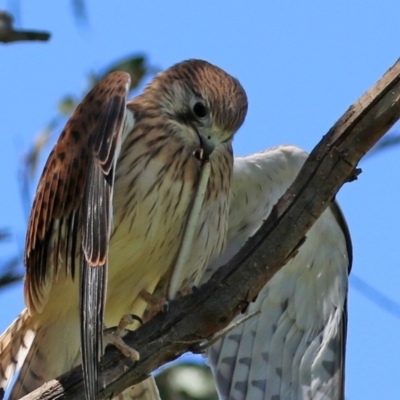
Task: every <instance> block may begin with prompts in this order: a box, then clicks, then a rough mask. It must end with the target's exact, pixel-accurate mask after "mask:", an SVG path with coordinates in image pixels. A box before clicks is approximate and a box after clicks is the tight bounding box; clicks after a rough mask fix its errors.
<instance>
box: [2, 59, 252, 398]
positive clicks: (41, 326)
mask: <svg viewBox="0 0 400 400" xmlns="http://www.w3.org/2000/svg"><path fill="white" fill-rule="evenodd" d="M129 85H130V81H129V75H128V74H126V73H124V72H114V73H112V74H110V75H108V76H107V77H106V78H105V79H104V80H102V81H101V82H100V83H99V84H98V85H96V86H95V87H94V88H93V90H92V91H91V92H89V93H88V94H87V96H86V97H85V98H84V99H83V101H82V103H81V104H80V105H79V106H78V107H77V109H76V110H75V112H74V113H73V115H72V117H71V118H70V120H69V121H68V123H67V125H66V127H65V129H64V130H63V132H62V133H61V136H60V138H59V140H58V142H57V143H56V145H55V147H54V149H53V151H52V152H51V154H50V156H49V159H48V161H47V163H46V166H45V168H44V171H43V174H42V177H41V179H40V182H39V185H38V189H37V193H36V196H35V200H34V203H33V207H32V213H31V217H30V220H29V226H28V233H27V240H26V250H25V264H26V279H25V300H26V305H27V310H25V311H24V312H23V313H22V314H21V316H20V317H19V318H18V319H17V320H16V321H15V322H14V323H13V324H12V326H11V327H10V328H9V329H8V330H7V331H6V332H5V333H4V334H3V336H2V337H1V339H0V349H1V353H0V383H1V384H0V387H1V388H4V389H5V388H6V387H7V385H8V384H9V383H10V380H11V378H12V376H13V374H14V372H15V369H16V368H17V367H18V366H19V365H20V364H21V363H23V364H22V368H21V371H20V373H19V376H18V379H17V381H16V383H15V385H14V387H13V389H12V392H11V399H18V398H20V397H22V396H23V395H25V394H27V393H29V392H30V391H32V390H33V389H35V388H37V387H38V386H40V385H41V384H43V383H44V382H46V381H48V380H50V379H52V378H54V377H57V376H59V375H60V374H62V373H64V372H66V371H68V370H70V369H71V368H72V367H74V366H76V365H78V364H79V363H80V362H81V355H80V351H79V350H80V346H81V337H82V353H83V370H84V375H85V376H86V377H85V388H86V397H87V398H88V399H93V398H95V396H96V391H97V389H98V386H97V379H98V377H97V368H98V365H97V364H98V363H97V360H98V356H99V355H100V353H101V339H102V328H103V327H102V323H103V315H104V323H105V324H106V326H116V325H117V324H118V322H119V319H120V318H121V317H122V316H123V315H124V314H127V313H133V314H136V315H139V316H140V315H142V314H143V311H144V310H145V308H146V306H147V304H146V302H145V301H144V300H143V299H142V298H141V297H140V296H139V293H140V292H141V291H143V290H146V291H148V292H149V293H152V292H153V291H154V289H155V287H156V286H157V284H158V283H159V282H160V281H161V280H163V281H164V282H165V281H168V278H169V276H170V275H171V273H172V271H173V269H174V263H175V260H176V258H177V255H178V252H179V248H180V243H181V241H182V237H183V235H184V232H185V226H186V222H187V219H188V215H189V214H190V210H191V204H192V203H193V201H194V197H195V193H196V188H197V186H198V181H199V174H200V171H201V163H200V161H199V158H198V157H197V156H196V154H198V153H197V152H198V151H199V149H200V150H201V151H202V152H204V153H207V157H208V156H209V163H210V164H209V165H210V168H211V172H210V178H209V181H208V186H207V188H206V192H205V197H204V202H203V204H202V207H201V211H200V215H199V219H198V224H197V226H196V229H195V233H194V241H193V246H192V248H191V254H192V256H193V259H192V262H191V263H190V264H188V265H186V266H185V267H186V268H184V269H183V270H182V273H181V274H180V275H179V277H178V279H176V276H175V281H176V282H177V284H175V286H176V288H175V291H177V290H178V289H181V288H185V287H187V286H192V285H196V284H197V283H198V281H199V279H200V278H201V276H202V274H203V272H204V269H205V268H206V267H207V265H208V264H209V262H210V260H211V259H212V258H214V257H216V256H218V255H220V254H221V252H222V251H223V249H224V246H225V239H226V232H227V220H228V201H229V188H230V183H231V175H232V167H233V155H232V146H231V142H232V138H233V135H234V133H235V132H236V131H237V130H238V129H239V127H240V126H241V125H242V123H243V121H244V118H245V116H246V112H247V98H246V94H245V91H244V90H243V88H242V86H241V85H240V83H239V82H238V81H237V80H236V79H235V78H233V77H231V76H230V75H228V74H227V73H226V72H224V71H223V70H221V69H220V68H218V67H216V66H214V65H212V64H210V63H208V62H205V61H201V60H189V61H185V62H182V63H180V64H177V65H175V66H173V67H171V68H170V69H168V70H167V71H165V72H163V73H161V74H159V75H157V76H156V77H155V78H154V80H153V81H152V82H151V83H150V84H149V85H148V86H147V87H146V88H145V90H144V91H143V93H142V94H141V95H139V96H137V97H136V98H134V99H133V100H132V101H130V102H128V103H126V95H127V93H128V90H129ZM107 267H108V268H107ZM78 271H80V273H78ZM175 275H176V274H175ZM79 276H80V279H79ZM79 321H81V322H79ZM80 328H81V331H82V333H81V337H80V334H79V331H80ZM25 355H26V358H25V361H23V360H24V357H25Z"/></svg>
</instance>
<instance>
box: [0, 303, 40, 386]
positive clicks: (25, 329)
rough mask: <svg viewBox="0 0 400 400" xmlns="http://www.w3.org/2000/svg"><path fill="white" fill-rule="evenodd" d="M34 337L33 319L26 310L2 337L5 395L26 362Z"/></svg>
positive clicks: (1, 370)
mask: <svg viewBox="0 0 400 400" xmlns="http://www.w3.org/2000/svg"><path fill="white" fill-rule="evenodd" d="M34 337H35V333H34V331H33V327H32V324H31V318H30V316H29V314H28V311H27V310H26V309H25V310H24V311H23V312H22V313H21V314H20V315H19V317H18V318H17V319H16V320H15V321H14V322H13V323H12V324H11V325H10V326H9V327H8V328H7V330H6V331H5V332H4V333H3V334H2V335H1V336H0V388H1V389H2V391H3V393H4V392H5V391H6V390H7V388H8V386H9V385H10V383H11V381H12V379H13V377H14V374H15V371H16V370H17V369H18V368H19V367H20V366H21V364H22V362H23V361H24V359H25V357H26V354H27V353H28V350H29V347H30V346H31V344H32V341H33V339H34Z"/></svg>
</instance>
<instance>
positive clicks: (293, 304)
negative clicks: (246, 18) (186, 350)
mask: <svg viewBox="0 0 400 400" xmlns="http://www.w3.org/2000/svg"><path fill="white" fill-rule="evenodd" d="M306 158H307V154H306V153H305V152H304V151H302V150H301V149H299V148H297V147H294V146H279V147H275V148H272V149H269V150H266V151H263V152H260V153H256V154H253V155H251V156H247V157H236V158H235V159H234V169H233V176H232V185H231V192H230V206H229V222H228V234H227V245H226V248H225V251H224V253H223V254H222V255H221V256H220V257H217V258H216V259H214V260H212V261H211V264H210V266H209V268H208V269H207V271H206V273H205V274H204V276H203V278H202V282H204V281H207V280H208V279H209V277H210V276H211V274H212V273H213V272H214V271H215V270H216V269H217V268H219V266H221V265H224V264H225V263H226V262H227V261H229V260H230V259H231V258H232V257H233V256H234V255H235V254H236V253H237V252H238V251H239V249H240V248H241V247H242V246H243V244H244V243H245V242H246V240H247V239H248V238H249V237H250V236H252V235H253V234H254V233H255V232H256V231H257V230H258V228H259V227H260V226H261V224H262V222H263V221H264V220H265V219H266V218H267V216H268V214H269V213H270V212H271V210H272V207H273V206H274V205H275V204H276V203H277V201H278V200H279V198H280V197H281V196H282V195H283V194H284V192H285V191H286V189H288V187H289V186H290V184H291V183H292V182H293V181H294V179H295V178H296V176H297V174H298V173H299V171H300V168H301V167H302V165H303V164H304V162H305V160H306ZM351 262H352V246H351V239H350V234H349V231H348V228H347V225H346V222H345V220H344V217H343V215H342V213H341V211H340V209H339V207H338V205H337V203H336V202H333V203H332V204H331V205H330V207H329V208H328V209H327V210H326V211H325V212H324V213H323V214H322V215H321V217H320V218H319V219H318V220H317V221H316V222H315V224H314V225H313V226H312V228H311V229H310V230H309V232H308V233H307V236H306V241H305V242H304V244H303V245H302V246H301V247H300V248H299V251H298V253H297V255H296V256H295V257H294V258H293V259H291V260H290V262H289V263H288V264H286V265H285V266H283V268H282V269H281V270H280V271H279V272H278V273H277V274H276V275H275V276H274V277H273V278H272V279H271V280H270V281H269V282H268V283H267V285H266V286H265V287H264V288H263V289H262V291H261V292H260V293H259V295H258V297H257V299H256V301H255V302H254V303H250V305H249V307H248V309H247V310H246V314H247V315H248V314H250V313H252V312H255V311H261V314H260V315H257V316H255V317H252V318H251V319H250V320H248V321H247V322H246V323H244V324H242V325H240V326H239V327H237V328H236V329H235V330H233V331H232V332H230V333H229V334H228V335H227V336H226V337H224V338H223V339H222V340H220V341H219V342H217V343H216V344H215V345H213V346H212V347H211V348H210V349H209V350H208V354H207V355H208V362H209V364H210V366H211V368H212V371H213V373H214V377H215V380H216V385H217V389H218V394H219V398H220V400H228V399H229V400H261V399H262V400H278V399H279V400H310V399H312V400H344V398H345V397H344V366H345V347H346V346H345V345H346V330H347V303H346V298H347V284H348V273H349V271H350V267H351ZM242 317H243V316H242V315H239V316H238V317H237V318H236V320H238V319H240V318H242ZM152 379H153V378H150V379H148V380H147V381H144V382H142V383H141V384H139V385H136V386H135V387H134V388H130V389H128V390H126V391H125V392H123V394H121V395H120V396H119V397H118V399H119V400H130V399H140V400H157V399H158V398H159V397H158V394H157V389H156V387H155V383H154V382H152Z"/></svg>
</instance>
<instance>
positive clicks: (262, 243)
mask: <svg viewBox="0 0 400 400" xmlns="http://www.w3.org/2000/svg"><path fill="white" fill-rule="evenodd" d="M399 118H400V61H397V63H396V64H395V65H394V66H393V67H392V68H391V69H390V70H389V71H388V72H387V73H386V74H385V75H384V76H383V78H382V79H381V80H380V81H379V82H378V83H377V84H376V85H374V86H373V87H372V88H371V89H370V90H369V91H368V92H366V93H365V94H364V95H363V96H362V97H361V98H360V99H359V100H358V101H357V102H356V103H355V104H353V105H352V106H351V107H350V108H349V109H348V110H347V112H346V113H345V114H344V115H343V116H342V117H341V118H340V119H339V121H338V122H337V123H336V124H335V125H334V126H333V127H332V128H331V129H330V131H329V132H328V134H327V135H325V136H324V137H323V139H322V140H321V141H320V143H319V144H318V145H317V146H316V147H315V149H314V150H313V151H312V153H311V154H310V157H309V158H308V160H307V162H306V163H305V165H304V166H303V168H302V170H301V172H300V174H299V176H298V177H297V179H296V180H295V182H294V183H293V185H292V186H291V187H290V188H289V189H288V191H287V192H286V193H285V195H284V196H283V197H282V198H281V199H280V200H279V202H278V204H277V205H276V206H275V207H274V209H273V211H272V213H271V215H270V216H269V217H268V219H267V220H266V221H265V223H264V224H263V226H262V227H261V228H260V230H259V231H258V232H257V233H256V235H254V237H252V238H251V239H250V240H249V241H248V242H247V243H246V245H245V246H244V247H243V249H242V250H241V251H240V252H239V253H238V255H237V256H236V257H235V258H234V259H233V260H232V261H231V262H229V263H228V264H227V265H225V266H224V267H222V268H221V269H219V270H218V271H217V272H216V273H215V274H214V275H213V276H212V278H211V279H210V281H209V282H207V283H206V284H205V285H203V286H202V287H201V288H200V289H199V290H196V292H195V293H193V294H192V295H189V296H186V297H184V298H182V299H180V300H176V301H173V302H172V303H171V304H170V307H169V310H168V311H167V312H165V313H159V314H158V315H156V316H155V317H154V318H153V319H152V320H151V321H149V322H148V323H147V324H145V325H144V326H143V327H141V328H140V329H138V330H137V331H135V332H132V333H130V334H128V335H127V336H126V342H127V343H128V344H129V345H131V346H132V347H134V348H135V349H137V350H138V351H139V352H140V355H141V359H140V361H139V362H138V363H137V365H136V366H134V368H133V363H132V361H130V360H129V359H125V358H123V357H122V356H121V355H120V354H119V353H118V352H117V351H116V350H114V349H108V351H107V352H106V355H105V357H104V371H103V377H104V380H105V383H106V388H105V389H103V390H102V392H101V394H100V396H104V397H106V398H111V397H112V396H115V395H117V394H118V393H120V392H121V391H122V390H124V389H125V388H127V387H129V386H132V385H133V384H135V383H137V382H139V381H141V380H143V379H145V378H146V377H147V376H148V374H150V373H151V372H152V371H154V370H155V369H156V368H158V367H159V366H161V365H163V364H165V363H166V362H167V361H170V360H173V359H176V358H177V357H179V356H180V355H182V354H183V353H185V352H187V351H191V350H192V349H193V348H194V346H193V344H194V343H200V342H202V341H204V340H207V339H208V338H210V337H211V336H212V335H213V334H215V333H216V332H218V331H219V330H221V329H222V328H224V327H225V326H227V325H228V323H229V322H230V321H231V320H232V319H233V318H234V317H235V316H236V315H237V314H238V313H239V312H240V311H241V310H243V309H245V308H246V306H247V304H248V303H249V302H250V301H252V300H253V299H254V298H255V296H256V295H257V293H258V292H259V291H260V290H261V288H262V287H263V286H264V285H265V284H266V282H267V281H268V280H269V279H271V278H272V276H273V275H274V274H275V273H276V272H277V271H278V270H279V269H280V268H281V267H282V266H283V265H284V264H285V262H287V260H288V259H290V258H291V257H292V256H293V255H294V254H295V252H296V249H297V248H298V246H299V245H300V244H301V243H302V242H303V241H304V237H305V234H306V232H307V231H308V229H309V228H310V227H311V226H312V224H313V223H314V222H315V220H316V219H317V218H318V217H319V216H320V215H321V214H322V212H323V211H324V210H325V208H326V207H327V206H328V205H329V204H330V202H331V200H332V199H333V198H334V196H335V194H336V193H337V191H338V190H339V189H340V187H341V186H342V185H343V184H344V183H345V182H347V181H350V180H353V179H354V177H355V171H356V170H355V168H356V165H357V163H358V162H359V161H360V159H361V158H362V157H363V156H364V155H365V154H366V152H367V151H369V150H370V149H371V147H372V146H373V145H374V144H375V143H376V142H377V141H378V140H379V138H380V137H382V136H383V135H384V134H385V133H386V132H387V131H388V130H389V128H390V127H391V126H392V125H393V124H394V123H395V122H396V121H397V120H398V119H399ZM61 397H62V398H63V399H84V391H83V383H82V374H81V367H77V368H75V369H74V370H72V371H71V372H70V373H67V374H65V375H63V376H62V377H61V378H60V380H59V382H57V381H56V380H53V381H51V382H48V383H46V384H45V385H44V386H42V387H41V388H39V389H37V390H36V391H34V392H33V393H31V394H29V395H27V396H25V397H24V399H59V398H61Z"/></svg>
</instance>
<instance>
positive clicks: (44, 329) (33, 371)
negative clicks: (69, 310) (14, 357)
mask: <svg viewBox="0 0 400 400" xmlns="http://www.w3.org/2000/svg"><path fill="white" fill-rule="evenodd" d="M67 321H68V319H67ZM78 323H79V322H78V321H77V322H76V323H72V324H68V323H66V319H65V318H60V319H57V320H53V321H51V323H49V324H41V326H40V328H39V329H38V330H37V332H36V334H35V337H34V340H33V342H32V345H31V346H30V349H29V351H28V354H27V356H26V358H25V361H24V363H23V365H22V368H21V370H20V372H19V374H18V378H17V380H16V381H15V384H14V386H13V388H12V391H11V394H10V397H9V400H16V399H19V398H21V397H23V396H25V395H26V394H28V393H30V392H32V391H33V390H35V389H37V388H38V387H40V386H41V385H43V384H44V383H45V382H48V381H49V380H51V379H53V378H56V377H57V376H59V375H61V374H63V373H65V372H67V371H69V370H70V369H71V368H73V367H75V366H76V365H78V364H79V363H80V353H79V347H80V342H79V325H78Z"/></svg>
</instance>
